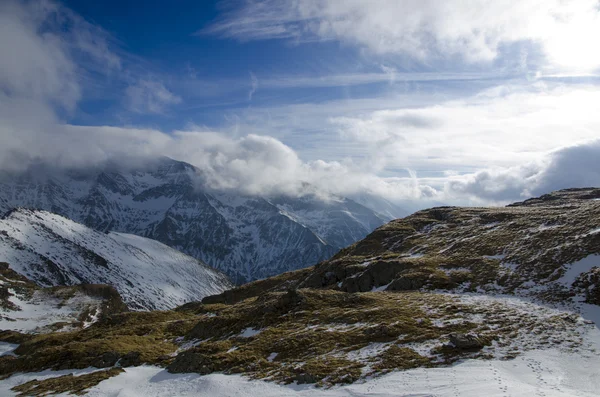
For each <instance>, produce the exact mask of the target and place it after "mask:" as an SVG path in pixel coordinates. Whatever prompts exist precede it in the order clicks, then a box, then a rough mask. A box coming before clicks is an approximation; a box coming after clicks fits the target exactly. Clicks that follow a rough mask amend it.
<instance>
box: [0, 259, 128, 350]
mask: <svg viewBox="0 0 600 397" xmlns="http://www.w3.org/2000/svg"><path fill="white" fill-rule="evenodd" d="M124 311H127V306H126V305H125V304H124V303H123V301H122V299H121V297H120V295H119V293H118V292H117V291H116V290H115V289H114V288H113V287H111V286H109V285H98V284H83V285H77V286H70V287H66V286H63V287H50V288H41V287H39V286H38V285H37V284H35V283H33V282H32V281H30V280H28V279H27V278H26V277H24V276H22V275H20V274H18V273H16V272H15V271H13V270H12V269H11V268H10V266H9V264H8V263H3V262H0V332H2V331H17V332H22V333H34V334H39V333H50V332H57V331H58V332H66V331H72V330H77V329H82V328H86V327H89V326H90V325H92V324H93V323H94V322H96V321H98V320H99V319H100V318H103V317H106V316H109V315H111V314H115V313H120V312H124ZM7 335H12V334H11V332H7V333H5V334H4V336H7ZM0 339H2V337H0ZM5 347H7V346H5ZM8 347H9V350H12V348H14V347H16V346H8ZM0 350H2V349H0ZM9 350H7V349H4V353H6V352H7V351H9ZM0 353H2V351H0Z"/></svg>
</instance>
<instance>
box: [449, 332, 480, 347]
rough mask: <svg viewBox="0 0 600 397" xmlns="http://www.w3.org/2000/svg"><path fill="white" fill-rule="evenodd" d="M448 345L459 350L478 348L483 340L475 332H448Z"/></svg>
mask: <svg viewBox="0 0 600 397" xmlns="http://www.w3.org/2000/svg"><path fill="white" fill-rule="evenodd" d="M449 338H450V346H451V347H454V348H456V349H460V350H480V349H483V347H484V346H485V341H484V340H483V339H482V338H481V337H479V336H478V335H475V334H450V336H449Z"/></svg>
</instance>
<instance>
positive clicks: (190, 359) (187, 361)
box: [167, 350, 215, 375]
mask: <svg viewBox="0 0 600 397" xmlns="http://www.w3.org/2000/svg"><path fill="white" fill-rule="evenodd" d="M167 371H169V372H171V373H173V374H179V373H188V372H196V373H198V374H200V375H207V374H210V373H213V372H214V371H215V369H214V368H213V365H212V363H211V362H210V359H209V358H208V357H206V356H205V355H204V354H202V353H199V352H196V351H194V350H188V351H185V352H183V353H180V354H178V355H177V357H175V360H174V361H173V362H172V363H171V364H169V365H168V366H167Z"/></svg>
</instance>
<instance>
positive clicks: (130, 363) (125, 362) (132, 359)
mask: <svg viewBox="0 0 600 397" xmlns="http://www.w3.org/2000/svg"><path fill="white" fill-rule="evenodd" d="M119 364H121V367H137V366H138V365H142V360H141V358H140V352H129V353H127V354H125V355H124V356H123V357H121V361H119Z"/></svg>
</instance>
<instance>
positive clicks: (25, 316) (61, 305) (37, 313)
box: [0, 289, 101, 332]
mask: <svg viewBox="0 0 600 397" xmlns="http://www.w3.org/2000/svg"><path fill="white" fill-rule="evenodd" d="M9 292H10V293H11V294H13V295H12V296H10V297H9V298H8V299H9V301H10V302H12V303H13V304H14V305H16V306H17V307H18V308H19V309H20V310H16V311H12V310H6V309H0V330H13V331H20V332H35V331H38V330H40V329H42V328H43V327H46V326H48V325H51V324H55V323H58V322H66V323H71V322H74V321H77V317H78V316H79V315H80V314H81V312H82V311H83V310H84V308H86V307H90V306H99V305H100V304H101V299H99V298H92V297H90V296H87V295H83V294H80V293H78V294H75V295H74V296H73V297H71V298H69V299H68V300H66V301H64V300H63V299H58V298H54V297H51V296H48V295H47V294H44V293H42V292H40V291H36V292H35V293H34V295H33V297H32V298H31V299H24V298H23V297H20V296H18V295H17V294H16V293H15V291H14V290H12V289H9ZM96 319H97V318H96ZM93 321H95V320H94V319H92V320H91V321H90V322H89V323H88V325H91V324H92V322H93ZM63 330H64V331H67V330H68V328H66V329H63Z"/></svg>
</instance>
